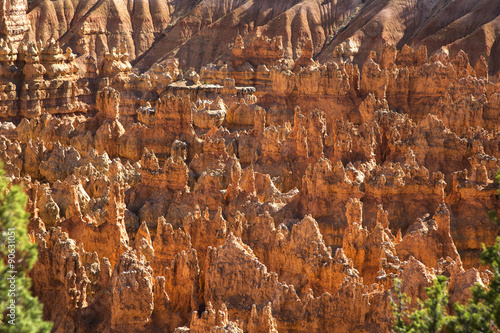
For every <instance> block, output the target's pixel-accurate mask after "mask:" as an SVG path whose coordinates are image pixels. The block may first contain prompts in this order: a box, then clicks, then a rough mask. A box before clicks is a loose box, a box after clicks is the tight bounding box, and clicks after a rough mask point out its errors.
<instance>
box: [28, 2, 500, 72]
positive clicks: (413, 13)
mask: <svg viewBox="0 0 500 333" xmlns="http://www.w3.org/2000/svg"><path fill="white" fill-rule="evenodd" d="M28 17H29V19H30V21H31V22H32V25H31V28H30V32H29V35H30V37H31V38H33V40H35V39H36V40H42V41H43V42H46V41H48V40H50V39H51V38H54V39H56V40H57V39H60V41H61V44H62V45H63V46H64V47H65V46H70V47H71V48H72V49H73V50H75V51H76V53H77V54H78V55H79V56H88V55H90V56H92V57H94V58H99V59H98V60H99V61H100V60H101V59H100V57H101V56H102V54H103V53H104V51H105V50H109V51H110V50H111V49H112V48H113V47H118V46H119V44H120V43H125V47H126V49H127V51H128V53H129V54H130V58H131V60H134V63H135V66H136V67H137V68H138V69H139V70H141V71H143V70H147V69H149V68H150V67H151V66H152V65H153V64H154V63H157V62H162V61H164V60H165V59H168V58H172V57H177V58H179V60H180V66H181V68H184V69H188V68H190V67H195V68H197V69H199V68H200V67H201V66H203V65H205V64H207V63H210V62H216V61H217V59H219V58H221V59H222V60H227V56H228V52H227V50H228V49H229V47H230V46H232V43H233V41H234V39H235V38H236V36H237V35H242V36H243V37H244V39H245V40H246V41H249V40H251V39H253V38H254V37H255V36H257V35H265V36H267V37H270V38H273V37H276V36H282V38H283V47H284V51H285V57H286V58H287V59H291V60H297V59H298V58H299V57H300V55H301V50H302V47H303V45H304V44H305V43H306V41H307V40H311V41H312V44H313V54H314V56H315V58H317V59H319V60H320V61H322V62H325V61H330V60H332V53H333V51H334V50H335V48H337V47H342V48H343V49H344V50H345V52H347V53H348V54H349V56H350V57H352V58H353V60H354V62H355V63H357V64H358V65H362V64H363V63H364V62H365V60H366V59H367V58H368V56H369V53H370V51H371V50H376V51H377V52H380V51H381V50H382V48H383V47H384V45H386V44H389V45H397V46H398V48H401V47H402V46H403V45H404V44H408V45H416V46H418V45H424V46H426V47H427V48H428V50H429V52H431V53H432V52H434V51H436V50H437V49H439V48H440V47H441V46H448V48H449V49H450V51H451V52H452V54H453V55H455V54H456V53H458V51H459V50H460V49H464V50H468V52H469V56H470V57H471V59H472V60H473V62H474V63H475V62H476V61H477V60H479V57H480V56H481V55H482V56H484V57H485V59H486V61H487V62H488V64H489V68H490V70H491V73H493V74H494V73H497V72H498V70H499V69H500V67H499V66H500V65H499V63H498V54H500V49H499V45H500V44H499V42H498V38H499V31H500V18H499V17H500V5H499V4H498V1H495V0H472V1H471V0H455V1H445V0H440V1H438V0H422V1H420V0H418V1H417V0H411V1H400V0H390V1H387V0H355V1H340V0H338V1H337V0H326V1H325V0H287V1H267V0H245V1H243V0H224V1H222V0H202V1H177V0H173V1H172V0H169V1H167V0H148V1H143V0H135V1H123V0H94V1H76V0H73V1H70V0H57V1H49V0H38V1H33V2H32V3H31V5H30V8H29V12H28Z"/></svg>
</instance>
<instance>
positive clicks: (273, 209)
mask: <svg viewBox="0 0 500 333" xmlns="http://www.w3.org/2000/svg"><path fill="white" fill-rule="evenodd" d="M153 3H154V5H156V6H160V4H162V2H160V1H157V2H153V1H152V2H151V3H148V4H149V11H150V12H155V13H159V9H158V11H153V9H152V8H153ZM254 3H255V4H257V3H259V2H258V1H255V2H245V3H243V2H242V3H239V2H237V1H233V2H224V6H223V5H222V2H221V4H220V6H219V5H218V6H215V5H214V7H211V8H210V10H213V11H215V9H214V8H217V11H216V12H217V13H218V15H219V16H213V17H212V19H213V20H214V21H217V20H218V21H217V22H219V23H217V24H220V26H226V27H231V26H230V25H225V24H226V23H224V22H225V21H220V18H221V17H226V16H227V15H228V14H227V13H232V12H235V11H238V10H240V11H243V10H244V9H245V10H246V9H248V10H250V9H251V8H252V6H255V4H254ZM311 3H313V2H311ZM311 3H308V4H304V3H302V2H301V1H295V2H293V1H285V2H283V4H282V5H279V6H277V8H274V10H275V11H274V12H272V11H271V12H269V13H268V16H263V17H266V19H269V20H271V18H272V17H274V18H273V19H272V20H271V21H270V22H272V21H273V20H278V19H279V17H281V19H283V20H288V19H291V18H290V17H289V16H287V15H288V14H287V13H289V12H290V11H297V13H299V14H300V13H303V12H302V11H300V9H303V7H304V6H313V5H312V4H311ZM390 3H391V4H392V2H390ZM457 3H458V2H457ZM19 4H21V5H22V4H23V3H22V2H19ZM146 4H147V3H146V2H139V1H137V2H129V3H128V7H127V6H124V7H121V5H120V3H119V2H118V1H114V2H111V1H110V2H106V1H97V2H95V3H91V2H89V3H88V4H87V5H86V6H87V7H84V5H83V4H82V3H78V5H77V6H76V7H71V6H70V5H69V3H68V4H67V5H65V6H63V8H64V10H66V11H67V12H66V13H67V14H68V15H69V13H72V12H71V11H72V10H74V13H86V14H78V15H81V16H80V17H78V16H75V17H73V18H69V17H70V16H71V15H69V16H67V15H66V16H64V17H65V19H66V22H71V23H70V24H69V26H66V27H65V26H64V25H61V24H60V22H61V21H60V20H62V17H61V16H58V15H55V16H54V17H52V18H51V17H49V16H47V17H42V16H40V17H39V19H40V20H42V18H43V19H44V20H45V19H49V18H50V19H54V20H55V17H57V20H55V21H54V22H56V21H57V22H58V27H59V29H60V30H54V29H53V30H51V31H52V32H53V33H56V31H57V33H59V34H60V35H59V36H52V37H53V38H54V40H52V37H51V38H49V39H47V40H46V41H43V38H42V41H40V42H29V41H27V40H24V39H21V40H18V39H16V38H18V37H17V36H18V35H17V31H21V30H15V29H13V30H12V31H10V32H8V34H9V36H12V37H11V38H7V39H3V40H0V65H1V67H0V68H1V85H0V86H1V87H2V88H1V89H0V91H1V94H0V107H1V112H0V144H1V146H2V147H3V149H1V150H0V159H1V160H2V161H3V163H4V168H5V170H6V174H7V177H8V178H9V179H10V180H11V182H12V183H14V184H22V185H23V186H24V187H25V190H26V192H27V193H28V196H29V205H28V210H29V211H30V213H31V220H30V225H29V231H30V234H31V236H32V240H33V242H36V244H37V245H38V252H39V259H38V261H37V263H36V265H35V268H34V270H33V272H32V273H31V277H32V280H33V292H34V293H35V295H37V296H38V297H39V299H40V301H41V302H42V303H43V304H44V317H45V318H46V319H48V320H51V321H53V322H54V331H55V332H104V331H111V332H131V331H134V332H135V331H167V332H278V331H279V332H304V331H311V332H386V331H388V330H389V328H390V327H391V325H392V320H393V318H392V313H391V306H390V292H391V291H392V292H393V291H394V290H393V280H394V279H395V278H399V279H401V289H402V291H403V292H405V293H407V294H408V295H409V296H411V297H412V298H413V302H414V305H416V298H417V297H421V298H422V297H424V296H425V292H424V287H426V286H429V285H431V284H432V280H433V279H434V278H435V276H436V275H445V276H447V277H448V278H449V280H450V283H449V284H448V290H449V293H450V300H452V302H465V301H466V299H467V298H468V296H470V287H471V286H473V285H474V284H475V283H482V284H485V285H486V284H488V282H489V280H490V279H491V272H490V271H489V270H488V268H487V267H484V266H482V265H481V264H480V261H479V254H480V253H481V251H482V244H483V243H484V244H486V245H491V244H493V242H494V241H495V239H496V235H497V234H498V228H497V226H496V225H495V224H494V223H493V222H491V221H490V220H489V219H488V211H489V210H492V209H496V210H497V211H498V210H499V209H500V204H499V201H498V200H497V199H496V194H497V188H498V186H497V185H496V184H495V183H494V181H493V180H494V177H495V174H496V173H497V172H498V171H499V170H500V162H499V159H500V117H498V115H499V113H500V83H499V81H498V76H497V75H492V72H494V69H493V70H492V69H491V66H490V64H491V61H489V60H488V59H490V58H488V55H487V54H485V56H484V57H479V58H478V59H477V60H475V61H472V60H471V59H472V58H473V56H471V57H469V55H468V54H467V53H466V52H464V51H457V52H452V51H450V48H452V47H445V46H443V47H441V48H437V49H436V50H433V49H429V48H427V47H426V46H424V45H421V46H418V47H415V48H413V47H410V46H407V45H399V46H397V45H394V44H390V45H389V44H384V45H382V46H381V47H380V48H377V47H373V50H370V52H366V57H365V59H364V60H363V61H362V62H359V61H360V60H359V59H361V58H358V59H357V60H356V59H355V56H353V53H352V52H351V51H350V50H349V49H348V48H347V47H346V46H345V44H344V45H337V46H336V47H335V48H334V49H333V50H330V51H329V52H330V55H329V56H331V59H330V60H326V61H323V60H321V57H319V58H318V56H317V55H318V54H319V53H318V52H319V51H318V49H317V45H318V44H317V41H315V39H314V38H312V39H311V38H308V37H307V36H306V37H304V39H303V42H302V43H301V44H300V46H298V48H297V52H296V56H293V52H294V51H292V53H291V54H292V55H290V44H289V41H287V38H289V36H287V35H285V34H284V35H283V37H278V36H271V37H272V38H271V37H269V36H268V35H266V34H265V33H261V32H259V33H255V36H253V37H254V38H251V36H250V35H249V34H246V35H245V34H244V33H243V32H238V31H233V32H234V37H233V39H232V40H231V42H232V43H233V46H234V47H232V48H230V49H229V50H226V51H227V52H226V53H227V54H226V55H225V56H224V57H221V58H220V59H219V58H218V57H217V58H218V59H212V58H210V59H209V58H207V57H203V56H200V58H196V57H195V60H192V59H191V60H189V61H196V62H197V63H199V64H200V66H199V70H198V71H197V70H196V68H190V69H188V70H183V67H184V65H185V64H186V60H185V59H188V58H187V57H181V58H180V59H175V58H168V57H165V59H162V60H161V61H157V60H154V64H153V65H152V66H149V65H148V66H144V68H145V69H147V70H146V71H144V72H142V73H139V72H138V71H137V69H136V68H135V69H134V67H133V66H132V64H131V62H130V61H131V60H133V59H134V58H136V57H140V55H139V53H140V52H146V51H140V52H139V53H137V52H135V51H132V50H131V45H132V44H133V45H138V44H137V41H136V40H135V39H134V38H133V37H131V38H132V40H133V41H134V42H133V43H132V42H131V41H127V40H121V41H117V42H116V45H114V46H113V47H111V48H106V47H104V43H101V44H100V45H101V46H102V49H99V48H95V49H94V51H93V52H95V54H87V53H81V51H79V50H78V49H75V50H76V51H73V50H72V49H70V48H65V49H64V51H63V47H62V46H61V45H66V44H67V43H70V41H71V40H72V38H73V39H74V40H75V41H84V42H82V43H81V46H82V47H84V46H85V45H94V44H92V43H93V42H92V43H90V44H88V43H87V39H86V38H90V37H89V36H83V37H82V36H80V37H76V36H77V34H76V32H75V31H77V29H76V28H73V26H74V24H75V22H76V23H78V22H80V23H78V24H80V26H81V27H85V26H86V24H87V21H88V20H90V21H92V20H94V19H92V17H93V16H92V15H97V14H99V15H104V13H108V12H107V10H108V9H109V10H111V9H110V8H111V7H110V6H111V5H113V6H116V8H115V9H114V13H115V14H116V16H117V17H119V18H121V19H122V20H124V22H125V21H127V20H129V18H128V16H127V15H129V16H130V15H131V14H130V13H136V14H137V13H139V12H141V13H144V12H145V11H146V7H147V6H146ZM325 4H326V6H327V7H328V8H330V12H322V15H323V16H321V17H328V20H329V21H328V22H330V23H329V24H331V26H326V27H322V29H326V30H328V29H330V30H331V29H333V28H332V27H333V26H334V25H335V24H336V23H335V24H334V22H337V21H336V20H339V17H340V16H339V17H337V16H336V15H337V14H338V12H336V14H335V15H332V10H333V9H334V8H335V5H334V2H325ZM376 4H377V2H376V1H371V2H370V1H367V3H366V4H365V6H375V5H376ZM21 5H20V6H21ZM24 5H26V4H24ZM60 5H61V3H59V2H57V1H55V2H51V3H50V4H49V3H47V2H37V3H36V4H32V5H31V6H32V8H31V9H30V11H29V12H28V16H29V17H33V16H34V15H41V12H40V11H39V9H38V8H42V7H40V6H53V7H54V12H55V13H59V10H60V9H61V8H60V7H59V6H60ZM168 6H170V7H168ZM168 6H167V7H162V8H163V9H165V10H166V8H170V9H169V10H171V9H172V8H175V10H174V11H173V12H169V13H173V14H172V15H173V16H172V18H171V20H174V21H173V22H175V19H176V17H177V16H175V15H176V14H175V13H176V12H178V11H181V12H182V13H187V12H188V9H190V8H191V7H190V6H194V9H193V10H192V11H191V12H190V13H191V14H190V15H194V14H193V13H198V14H197V15H201V14H203V13H206V10H208V9H207V6H206V3H205V2H204V1H201V2H197V4H196V5H195V4H194V2H193V4H191V3H190V2H189V1H188V2H183V3H182V4H181V2H176V1H173V2H168ZM245 6H246V7H245ZM269 6H270V5H269ZM247 7H248V8H247ZM16 8H17V7H16ZM47 8H48V7H47ZM98 8H100V10H99V11H98V10H97V9H98ZM158 8H159V7H158ZM263 8H265V7H261V9H263ZM12 10H13V11H14V9H12ZM16 10H17V9H16ZM37 10H38V12H37ZM126 12H127V13H128V14H126ZM37 13H38V14H37ZM162 13H163V12H162ZM273 13H274V14H273ZM277 13H285V14H277ZM87 14H88V15H87ZM275 14H276V15H275ZM299 14H297V15H299ZM73 15H77V14H73ZM179 15H180V14H179ZM186 15H187V14H186ZM258 15H259V16H262V15H263V14H262V13H260V14H258ZM273 15H274V16H273ZM300 15H302V14H300ZM313 16H314V15H313ZM4 17H5V16H4ZM148 17H149V16H147V15H138V14H137V15H135V16H134V15H132V18H130V20H132V21H133V22H136V23H133V24H139V23H138V22H139V21H140V20H141V19H143V20H145V21H144V22H146V21H148V22H149V19H148ZM155 17H156V18H157V20H156V21H155V20H153V23H152V24H149V23H148V24H149V25H148V26H149V27H150V28H151V29H150V30H148V29H145V28H144V27H142V26H141V25H137V26H138V27H139V28H137V31H143V32H142V34H143V35H141V37H140V38H139V37H138V40H141V41H144V43H145V44H144V45H147V44H148V43H152V44H154V42H152V41H153V40H154V38H156V37H154V34H155V33H156V31H157V30H156V29H157V28H156V27H157V25H156V24H160V23H161V24H163V23H164V22H167V21H168V19H167V18H168V17H169V16H163V19H164V21H162V20H160V16H159V14H158V15H157V16H155ZM186 17H190V16H189V15H188V16H185V17H184V20H186ZM177 18H178V17H177ZM313 18H314V17H313ZM108 19H109V20H110V22H111V21H112V20H111V19H112V17H111V18H109V17H108ZM308 19H309V18H308ZM344 19H345V18H344ZM95 20H97V19H95ZM19 22H21V21H19ZM40 22H42V21H40ZM96 22H97V21H95V22H94V23H96ZM141 22H142V21H141ZM144 22H142V23H141V24H146V23H144ZM154 22H156V23H154ZM158 22H159V23H158ZM162 22H163V23H162ZM168 22H170V21H168ZM179 22H182V20H180V21H178V23H176V25H175V27H177V25H178V24H180V23H179ZM190 22H191V23H190V24H194V23H193V22H192V21H190ZM108 23H109V22H108ZM129 23H130V22H129ZM150 23H151V22H150ZM96 24H97V23H96ZM109 24H111V23H109ZM161 24H160V26H161ZM165 24H168V23H165ZM183 24H186V25H187V23H183ZM213 24H215V23H210V24H209V23H208V22H207V25H208V26H213ZM270 24H271V23H270ZM272 24H274V23H272ZM297 24H298V23H297ZM353 24H354V23H353ZM97 26H98V24H97V25H96V27H97ZM114 27H117V29H123V27H124V26H120V25H117V26H114ZM175 27H173V28H172V30H171V31H174V30H175ZM16 29H17V28H16ZM19 29H21V28H19ZM23 29H24V28H23ZM30 29H31V30H30V31H29V32H27V34H28V35H29V34H30V33H33V32H34V31H35V32H36V31H37V29H39V28H37V26H36V24H35V25H32V26H31V28H30ZM78 29H80V28H78ZM82 29H83V28H82ZM95 29H97V28H95ZM103 29H104V28H103ZM134 29H135V28H134ZM158 29H159V28H158ZM249 29H250V27H249ZM14 30H15V31H14ZM125 30H126V32H127V33H129V32H130V31H132V30H130V29H128V28H127V29H125ZM110 31H114V30H110ZM134 31H135V30H134ZM348 31H349V29H346V30H345V33H347V32H348ZM233 32H232V33H233ZM262 32H263V31H262ZM149 33H151V34H152V35H151V36H153V37H151V38H150V37H147V36H149V35H148V34H149ZM240 34H241V36H240ZM132 35H133V34H132ZM65 36H66V37H65ZM166 36H168V34H167V35H166ZM203 36H204V35H203V32H201V33H198V35H197V37H196V36H195V37H193V38H191V39H189V40H187V41H184V44H182V45H183V47H190V46H189V45H195V44H196V43H198V41H197V39H196V38H205V37H203ZM26 38H27V37H26ZM92 38H96V40H97V39H99V38H103V37H102V36H101V35H100V33H95V34H94V35H93V37H92ZM127 38H128V37H127ZM163 38H167V37H163ZM56 39H59V42H58V41H56ZM125 39H126V38H125ZM16 43H18V45H16ZM131 43H132V44H131ZM190 43H191V44H190ZM70 44H71V43H70ZM292 44H293V43H292ZM95 45H98V44H95ZM141 45H142V44H141ZM156 45H161V40H160V42H158V44H156ZM173 45H174V44H173ZM196 45H197V44H196ZM199 45H202V44H199ZM391 45H393V46H391ZM135 47H136V46H135ZM158 47H160V46H158ZM200 47H201V46H200ZM145 48H146V47H145ZM153 49H154V47H153ZM153 49H152V50H153ZM141 50H142V49H141ZM167 51H168V50H167ZM167 51H166V52H165V53H163V55H165V54H167V55H168V54H169V53H168V52H167ZM467 51H468V50H467ZM73 52H77V54H74V53H73ZM147 52H153V51H147ZM154 52H156V51H154ZM182 52H184V51H182ZM182 52H180V53H178V54H179V55H182ZM190 52H191V51H190ZM148 54H153V53H148ZM153 58H154V57H153ZM153 58H151V59H153ZM143 59H148V58H147V55H146V56H144V58H143ZM200 59H201V60H200ZM318 59H319V60H318ZM212 60H217V62H216V63H213V64H209V62H211V61H212ZM82 61H83V62H82ZM140 61H141V60H140ZM140 61H139V63H140ZM144 61H145V60H144ZM183 61H184V63H183ZM202 61H206V63H205V62H203V63H202ZM82 64H84V65H82ZM82 66H83V67H82ZM190 66H191V64H190ZM193 66H194V67H196V66H195V65H193ZM450 306H451V305H450Z"/></svg>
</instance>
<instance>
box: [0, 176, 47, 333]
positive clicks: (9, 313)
mask: <svg viewBox="0 0 500 333" xmlns="http://www.w3.org/2000/svg"><path fill="white" fill-rule="evenodd" d="M27 201H28V198H27V196H26V194H24V192H23V191H22V189H21V188H20V187H19V186H9V180H8V179H7V178H6V177H5V175H4V171H3V169H2V168H1V166H0V258H1V259H0V319H1V324H0V333H4V332H9V333H10V332H12V333H14V332H16V333H19V332H23V333H24V332H50V330H51V328H52V323H50V322H46V321H44V320H43V319H42V304H40V303H39V302H38V299H37V298H36V297H33V296H32V295H31V292H30V287H31V279H30V278H29V277H28V275H27V274H28V272H29V271H30V270H31V269H32V268H33V265H34V264H35V261H36V258H37V251H36V245H35V244H32V243H30V240H29V235H28V232H27V226H28V222H29V214H28V213H27V212H26V204H27Z"/></svg>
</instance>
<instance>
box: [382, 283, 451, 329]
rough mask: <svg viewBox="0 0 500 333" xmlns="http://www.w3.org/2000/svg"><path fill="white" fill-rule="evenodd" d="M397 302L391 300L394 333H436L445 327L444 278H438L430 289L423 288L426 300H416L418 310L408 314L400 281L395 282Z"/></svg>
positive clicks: (445, 298) (407, 300) (446, 297)
mask: <svg viewBox="0 0 500 333" xmlns="http://www.w3.org/2000/svg"><path fill="white" fill-rule="evenodd" d="M394 286H395V288H394V289H395V291H396V295H397V296H398V299H397V301H396V302H395V301H394V300H391V305H392V308H393V314H394V318H395V323H394V327H393V329H394V331H395V332H398V333H403V332H411V333H437V332H440V331H441V329H442V328H443V327H444V326H445V325H446V322H447V320H448V317H447V312H446V305H447V304H448V292H447V289H446V277H444V276H438V277H437V278H436V279H435V280H434V283H433V285H432V286H431V287H428V288H425V291H426V292H427V296H428V298H427V299H426V300H425V301H424V302H422V301H421V300H418V309H417V310H415V311H413V312H411V313H409V312H408V306H407V304H408V303H409V298H408V297H407V296H406V294H401V290H400V281H397V282H395V284H394Z"/></svg>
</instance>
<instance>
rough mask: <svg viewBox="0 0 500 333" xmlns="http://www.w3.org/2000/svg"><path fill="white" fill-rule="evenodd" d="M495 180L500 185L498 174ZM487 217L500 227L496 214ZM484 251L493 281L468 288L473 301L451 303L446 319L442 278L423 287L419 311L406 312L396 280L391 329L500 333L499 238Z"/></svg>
mask: <svg viewBox="0 0 500 333" xmlns="http://www.w3.org/2000/svg"><path fill="white" fill-rule="evenodd" d="M496 180H497V183H498V184H500V172H499V173H498V174H497V177H496ZM499 195H500V189H499ZM489 216H490V219H491V220H492V221H494V222H495V223H497V224H498V225H499V226H500V219H499V218H498V217H497V214H496V212H495V211H492V212H490V214H489ZM483 249H484V250H483V253H482V254H481V261H482V262H483V263H485V264H488V265H489V266H490V269H491V271H492V272H493V278H492V279H491V281H490V284H489V285H488V287H487V288H485V287H483V286H481V285H476V286H474V287H473V288H471V291H472V299H470V300H469V302H468V303H467V304H465V305H461V304H458V303H456V304H454V309H455V313H456V315H454V316H448V315H447V312H446V305H447V302H448V294H447V290H446V278H445V277H442V276H439V277H438V278H437V279H436V280H435V281H434V284H433V286H432V287H430V288H426V291H427V295H428V296H429V298H428V299H427V300H426V301H425V302H423V303H422V301H420V300H419V309H418V310H415V311H413V312H409V311H408V309H407V306H406V304H408V299H407V297H406V295H404V294H403V295H402V294H401V291H400V284H401V281H399V280H396V281H395V284H394V290H395V291H396V294H397V296H398V300H397V301H396V302H395V301H393V300H392V299H391V305H392V308H393V314H394V319H395V320H394V326H393V330H394V331H395V332H398V333H399V332H439V331H441V330H442V329H443V328H446V331H448V332H456V333H462V332H463V333H466V332H467V333H469V332H500V237H497V241H496V243H495V244H494V245H493V246H490V247H485V246H484V245H483Z"/></svg>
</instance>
